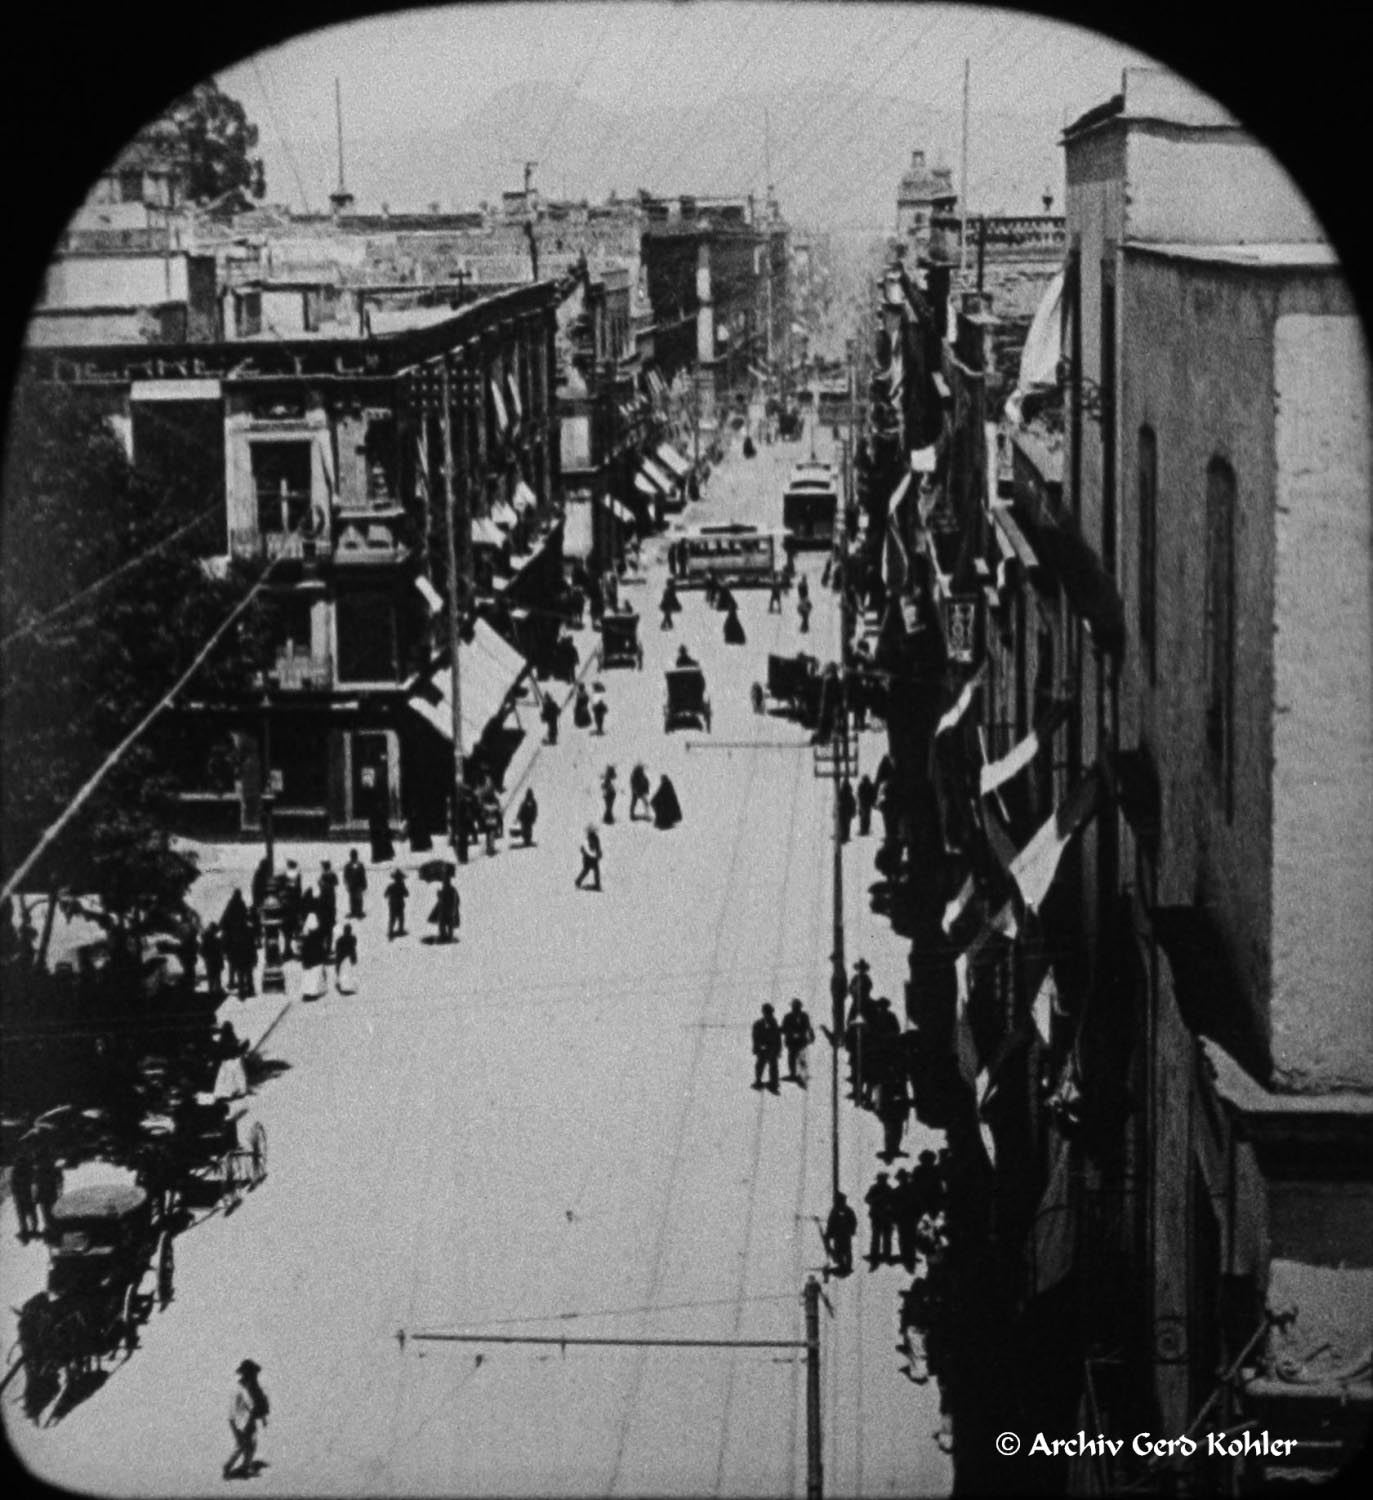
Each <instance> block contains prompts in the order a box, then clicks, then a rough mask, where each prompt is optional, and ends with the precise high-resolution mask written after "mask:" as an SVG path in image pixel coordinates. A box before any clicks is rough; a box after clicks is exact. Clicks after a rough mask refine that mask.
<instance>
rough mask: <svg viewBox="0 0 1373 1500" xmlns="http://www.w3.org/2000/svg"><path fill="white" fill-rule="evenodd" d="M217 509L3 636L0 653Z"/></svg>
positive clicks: (216, 505)
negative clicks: (45, 612) (35, 618)
mask: <svg viewBox="0 0 1373 1500" xmlns="http://www.w3.org/2000/svg"><path fill="white" fill-rule="evenodd" d="M218 509H219V501H218V500H214V501H211V503H210V504H209V505H207V506H206V507H205V509H204V510H202V511H200V512H198V513H197V514H196V515H194V516H192V517H191V519H190V520H189V521H187V522H186V523H185V525H183V526H178V527H177V529H176V530H175V531H174V532H172V534H171V535H170V536H165V537H163V538H162V540H161V541H160V542H156V543H154V544H153V545H152V546H151V547H148V548H145V549H144V551H142V552H140V553H138V554H137V555H136V556H134V557H130V558H126V559H125V561H124V562H122V563H120V564H119V566H118V567H117V568H113V569H111V570H110V572H108V573H106V574H105V575H104V577H103V578H97V579H96V580H95V582H94V583H91V584H87V585H86V587H85V588H83V589H81V590H79V591H78V592H77V593H75V594H73V595H72V596H71V597H70V598H69V599H66V600H64V601H63V602H62V603H61V604H59V605H57V606H56V607H55V608H53V609H50V610H49V611H48V613H47V614H45V615H42V616H40V617H39V618H38V619H37V620H31V621H30V622H29V623H28V624H27V625H22V626H20V627H19V629H18V630H12V631H11V632H10V633H9V634H8V635H7V636H5V637H4V638H3V639H0V651H2V650H4V649H5V648H6V647H8V646H10V645H12V644H13V643H14V642H15V641H21V640H24V639H25V638H26V637H27V636H31V635H34V634H36V633H37V632H38V631H40V630H42V629H43V627H44V626H45V625H47V624H48V623H49V622H50V621H52V620H55V619H56V618H57V617H58V616H59V615H64V614H66V612H67V611H68V610H69V609H71V608H73V607H74V606H75V605H77V604H79V603H80V602H81V601H82V600H83V599H86V598H89V596H90V595H91V594H94V593H96V592H97V591H98V590H100V589H103V588H104V587H105V585H106V584H108V583H112V582H113V581H114V580H115V579H116V578H119V577H120V576H121V575H123V574H124V573H127V572H128V571H129V570H130V569H131V568H135V567H137V566H139V564H141V563H144V562H147V561H148V560H149V559H150V558H153V557H155V556H156V555H157V554H158V553H159V552H161V551H162V550H163V549H164V548H166V547H170V546H171V544H172V543H173V542H174V541H176V540H177V538H178V537H182V536H185V534H186V533H187V532H188V531H192V530H194V529H195V527H197V526H199V525H201V524H202V523H203V522H204V521H205V520H206V519H207V518H208V517H209V516H211V515H213V514H214V513H215V512H216V511H217V510H218Z"/></svg>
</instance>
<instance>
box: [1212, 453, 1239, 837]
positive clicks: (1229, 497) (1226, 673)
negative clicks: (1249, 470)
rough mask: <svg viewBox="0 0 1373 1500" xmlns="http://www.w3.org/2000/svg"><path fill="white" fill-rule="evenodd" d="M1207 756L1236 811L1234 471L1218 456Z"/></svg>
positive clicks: (1229, 807) (1228, 807)
mask: <svg viewBox="0 0 1373 1500" xmlns="http://www.w3.org/2000/svg"><path fill="white" fill-rule="evenodd" d="M1206 757H1207V763H1208V765H1209V766H1210V769H1211V775H1212V778H1213V779H1214V781H1215V784H1216V787H1217V789H1218V790H1219V791H1220V794H1221V796H1222V798H1223V799H1224V802H1225V817H1226V821H1227V822H1228V821H1229V820H1230V819H1231V818H1233V816H1234V812H1235V805H1234V804H1235V471H1234V470H1233V469H1232V468H1231V467H1230V465H1229V464H1228V463H1226V462H1225V460H1224V459H1222V458H1213V459H1212V460H1211V462H1210V464H1209V465H1208V466H1207V469H1206Z"/></svg>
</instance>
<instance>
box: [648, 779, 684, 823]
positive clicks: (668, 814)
mask: <svg viewBox="0 0 1373 1500" xmlns="http://www.w3.org/2000/svg"><path fill="white" fill-rule="evenodd" d="M650 806H651V807H652V808H653V823H654V826H655V827H656V828H675V827H676V826H677V825H678V823H680V822H681V821H682V804H681V803H680V802H679V801H678V800H677V788H676V787H675V786H673V784H672V782H671V780H670V779H669V778H668V777H667V776H663V777H661V778H660V779H659V781H658V790H657V791H656V792H654V794H653V798H652V801H651V803H650Z"/></svg>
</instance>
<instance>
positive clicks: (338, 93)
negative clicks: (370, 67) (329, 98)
mask: <svg viewBox="0 0 1373 1500" xmlns="http://www.w3.org/2000/svg"><path fill="white" fill-rule="evenodd" d="M334 124H335V127H336V128H337V131H338V195H339V197H340V198H342V197H343V195H344V194H345V193H346V192H347V191H348V189H347V188H345V187H344V185H343V85H342V84H341V83H340V82H339V80H338V78H337V76H335V78H334Z"/></svg>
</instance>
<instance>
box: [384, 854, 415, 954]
mask: <svg viewBox="0 0 1373 1500" xmlns="http://www.w3.org/2000/svg"><path fill="white" fill-rule="evenodd" d="M409 894H410V893H409V890H408V888H407V887H406V884H405V876H404V875H403V874H401V872H400V871H399V870H392V871H391V883H390V885H388V886H387V887H386V910H387V914H388V920H387V924H386V941H387V942H388V943H389V942H390V941H391V939H392V938H398V937H404V936H405V901H406V897H407V896H408V895H409Z"/></svg>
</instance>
